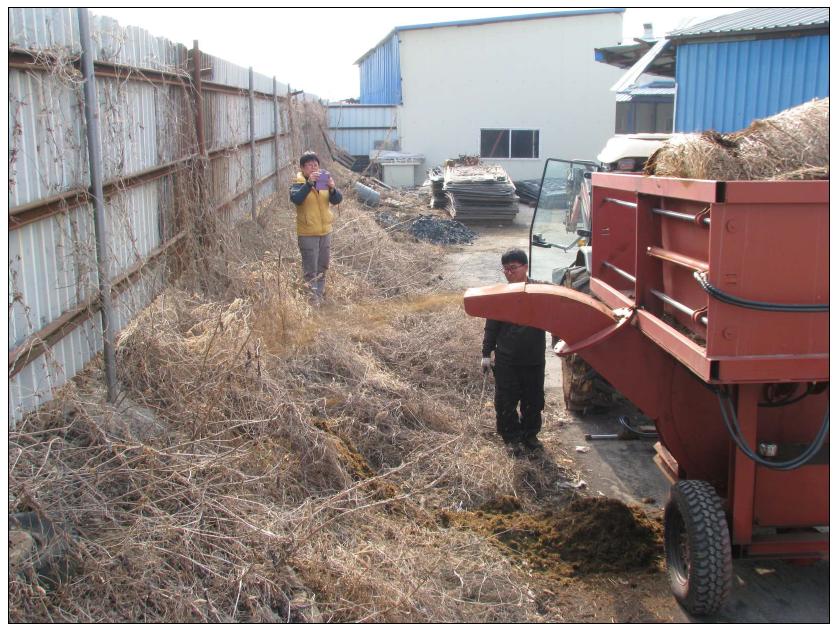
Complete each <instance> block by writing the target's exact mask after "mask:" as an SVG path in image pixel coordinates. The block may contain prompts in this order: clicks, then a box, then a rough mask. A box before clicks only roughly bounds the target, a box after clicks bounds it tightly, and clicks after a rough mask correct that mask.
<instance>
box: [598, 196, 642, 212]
mask: <svg viewBox="0 0 834 633" xmlns="http://www.w3.org/2000/svg"><path fill="white" fill-rule="evenodd" d="M605 202H613V203H614V204H619V205H620V206H622V207H628V208H629V209H636V208H637V203H636V202H626V201H625V200H618V199H617V198H606V199H605Z"/></svg>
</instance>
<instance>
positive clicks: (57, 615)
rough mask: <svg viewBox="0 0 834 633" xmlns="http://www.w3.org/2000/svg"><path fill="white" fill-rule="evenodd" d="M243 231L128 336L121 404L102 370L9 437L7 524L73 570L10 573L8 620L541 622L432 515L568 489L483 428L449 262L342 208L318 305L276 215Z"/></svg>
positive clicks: (487, 562)
mask: <svg viewBox="0 0 834 633" xmlns="http://www.w3.org/2000/svg"><path fill="white" fill-rule="evenodd" d="M237 235H239V236H240V237H239V239H238V238H237V237H235V239H229V240H227V241H225V242H224V243H222V244H219V245H218V248H217V252H215V253H214V254H213V256H210V257H207V258H206V259H205V261H204V262H202V264H201V266H202V268H201V269H200V270H201V272H200V274H199V279H198V280H197V281H198V283H194V284H189V285H187V286H186V285H182V284H181V287H171V288H169V289H168V290H167V291H166V292H164V294H162V295H161V296H159V297H158V298H157V300H156V301H155V302H154V303H153V304H152V305H151V306H150V307H149V308H147V309H146V310H144V311H143V312H142V313H141V314H140V315H139V316H138V318H136V319H135V321H134V322H133V323H131V324H130V326H129V327H128V328H127V329H126V330H125V331H124V332H123V333H122V335H121V336H120V339H119V342H118V352H117V357H118V367H119V378H120V381H121V384H122V387H123V392H122V394H121V397H120V400H119V401H118V402H117V403H116V404H115V405H108V404H106V403H105V399H104V397H103V387H102V386H101V375H100V369H98V368H95V367H94V368H92V369H90V370H88V371H87V372H86V373H85V374H82V375H81V376H80V377H79V378H78V379H76V380H74V381H72V382H71V383H69V384H68V386H67V387H65V388H64V389H63V391H62V392H61V393H60V394H59V397H58V398H56V399H55V400H53V401H52V402H51V403H50V404H49V405H46V406H44V407H43V408H42V409H40V410H39V411H37V412H35V413H34V414H32V415H30V416H29V417H28V418H27V419H25V420H24V421H23V422H22V423H21V424H20V425H19V426H18V428H17V429H16V430H14V431H13V432H11V433H10V436H9V463H10V467H9V491H10V501H9V511H10V513H26V512H28V513H35V514H37V515H38V516H39V517H43V518H45V519H48V520H49V521H50V522H51V524H52V525H53V526H54V529H55V531H56V533H58V534H59V535H60V537H61V542H62V545H61V549H62V552H63V553H62V556H61V557H60V561H61V562H60V563H57V564H53V565H52V566H51V567H49V566H47V569H46V571H44V569H39V570H37V571H39V572H40V573H41V574H42V576H41V577H40V578H36V575H35V570H33V568H32V565H31V564H30V565H20V566H18V567H14V568H13V569H11V571H10V575H9V618H10V620H11V621H21V622H22V621H25V622H50V621H67V622H79V621H80V622H96V621H106V622H125V621H129V622H320V621H321V622H340V621H341V622H347V621H350V622H436V621H457V622H460V621H470V622H475V621H478V622H489V621H537V620H539V621H540V620H541V619H542V616H541V615H540V614H541V611H540V610H539V609H537V603H536V600H535V599H534V596H533V593H532V592H531V590H530V584H529V583H530V573H529V572H528V571H526V570H524V569H523V568H522V567H520V566H519V565H517V564H513V561H512V560H511V557H508V555H507V552H506V551H504V550H502V549H501V548H499V547H497V544H496V541H495V539H494V536H492V535H490V534H485V533H482V532H479V531H478V530H476V529H470V528H466V527H458V528H455V527H454V526H451V525H449V524H448V521H446V522H444V520H442V518H441V517H442V516H445V515H444V513H446V515H448V513H458V512H467V511H468V510H471V509H473V508H478V507H482V506H484V504H489V503H490V502H492V501H494V500H495V499H496V498H504V497H512V498H514V499H516V500H517V503H518V504H520V507H524V506H528V505H529V504H533V503H535V504H536V505H537V507H538V508H541V507H542V506H543V505H544V506H547V507H552V508H556V507H559V506H560V505H561V506H564V505H565V504H567V503H568V502H569V500H570V498H572V496H574V495H575V493H574V492H573V491H572V489H570V487H565V486H561V487H560V486H559V485H558V482H559V481H560V480H561V481H562V482H564V480H565V478H566V477H567V476H569V473H568V472H567V471H564V470H562V467H561V466H559V465H557V464H556V463H551V462H546V461H542V462H541V463H534V462H533V461H532V460H517V459H513V457H512V456H510V455H508V454H507V453H506V452H505V451H504V450H503V447H500V446H498V444H497V443H496V442H495V441H494V440H493V439H492V438H491V437H489V434H488V433H486V432H485V431H484V429H485V428H489V427H491V426H492V424H493V419H492V413H491V403H490V400H491V398H490V394H489V393H488V391H487V392H486V393H485V389H484V385H485V383H484V382H483V381H482V379H481V376H480V375H479V373H478V372H477V369H478V368H477V363H476V362H473V360H477V354H478V349H479V341H480V335H481V327H482V323H481V322H480V320H477V319H469V318H467V317H466V316H465V315H464V314H463V310H462V305H461V300H460V294H459V293H458V292H454V293H452V292H446V291H444V290H443V289H442V288H439V287H438V286H437V278H436V273H435V268H436V266H437V265H438V263H439V260H440V258H441V252H440V251H439V250H438V248H437V247H433V246H429V245H425V244H419V243H404V242H402V241H395V240H393V239H392V238H391V236H390V235H389V233H388V232H386V231H385V230H384V229H382V228H380V227H379V226H378V225H377V224H376V223H375V222H374V220H373V216H372V215H371V214H370V213H368V212H366V211H364V210H362V209H361V208H360V206H359V205H358V204H356V203H355V202H353V201H351V200H350V199H347V200H346V201H345V202H344V203H343V205H342V208H341V210H340V213H339V219H338V221H337V226H336V232H335V235H334V244H335V247H334V253H333V264H332V268H331V274H330V275H329V278H328V292H329V299H328V303H327V304H326V305H325V306H324V307H323V308H322V309H321V310H318V311H315V310H312V309H311V308H310V306H309V305H308V303H307V301H306V299H305V296H304V293H303V290H302V287H301V285H300V283H299V262H298V261H297V258H298V256H297V248H296V246H295V233H294V218H293V213H292V212H291V211H290V210H289V209H288V208H287V205H286V204H283V203H282V202H281V201H278V202H273V203H272V206H270V207H268V208H265V209H263V210H262V214H261V222H259V223H253V222H244V223H243V224H241V225H240V226H239V227H238V230H237ZM187 277H188V276H187V275H183V279H185V278H187ZM566 489H567V492H565V490H566ZM626 546H627V544H626ZM69 569H72V570H73V571H72V573H69V571H68V570H69ZM551 617H552V618H553V617H555V616H551Z"/></svg>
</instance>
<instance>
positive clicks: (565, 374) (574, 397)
mask: <svg viewBox="0 0 834 633" xmlns="http://www.w3.org/2000/svg"><path fill="white" fill-rule="evenodd" d="M614 393H615V391H614V389H613V387H611V385H609V384H608V383H607V382H606V381H605V379H604V378H603V377H602V376H600V375H599V374H598V373H597V372H596V370H595V369H594V368H593V367H591V366H590V365H589V364H588V363H586V362H585V361H584V360H583V359H582V357H581V356H579V355H577V354H570V355H568V356H565V357H563V358H562V395H563V396H564V399H565V408H566V409H567V410H568V411H576V412H579V413H584V412H586V411H591V410H595V411H603V410H605V409H607V408H610V407H611V406H612V405H613V404H614V397H613V396H614Z"/></svg>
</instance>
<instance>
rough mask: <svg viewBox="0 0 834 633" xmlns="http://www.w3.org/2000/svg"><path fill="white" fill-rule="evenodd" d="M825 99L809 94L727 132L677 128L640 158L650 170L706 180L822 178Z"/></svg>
mask: <svg viewBox="0 0 834 633" xmlns="http://www.w3.org/2000/svg"><path fill="white" fill-rule="evenodd" d="M828 103H829V100H828V98H827V97H826V98H825V99H814V100H811V101H808V102H807V103H803V104H802V105H798V106H796V107H794V108H790V109H788V110H785V111H783V112H780V113H778V114H776V115H774V116H771V117H768V118H766V119H759V120H756V121H753V123H752V124H751V125H750V126H749V127H747V128H745V129H743V130H741V131H739V132H734V133H732V134H720V133H718V132H715V131H708V132H703V133H700V134H677V135H674V136H673V137H672V138H671V139H670V140H669V142H668V143H666V144H665V145H664V146H663V147H661V148H660V149H658V150H657V151H656V152H655V153H654V154H653V155H652V156H651V157H650V158H649V160H648V161H647V162H646V168H645V173H646V174H647V175H650V176H670V177H675V178H697V179H706V180H826V179H828V175H829V136H830V131H829V106H828Z"/></svg>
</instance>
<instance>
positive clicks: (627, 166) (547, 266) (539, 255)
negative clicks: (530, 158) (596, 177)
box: [530, 134, 669, 288]
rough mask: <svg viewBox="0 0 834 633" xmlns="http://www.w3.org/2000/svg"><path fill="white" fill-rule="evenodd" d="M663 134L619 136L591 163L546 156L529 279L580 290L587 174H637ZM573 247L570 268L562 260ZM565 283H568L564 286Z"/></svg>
mask: <svg viewBox="0 0 834 633" xmlns="http://www.w3.org/2000/svg"><path fill="white" fill-rule="evenodd" d="M668 139H669V135H668V134H618V135H616V136H613V137H612V138H610V139H609V140H608V142H607V143H606V145H605V147H604V148H603V149H602V151H601V152H600V153H599V155H598V156H597V160H596V161H592V160H576V159H575V160H566V159H561V158H548V159H547V161H546V162H545V165H544V172H543V174H542V179H541V183H540V187H539V198H538V200H537V202H536V208H535V210H534V212H533V222H532V224H531V227H530V277H531V278H533V279H538V280H542V281H552V282H553V283H555V284H559V285H568V286H569V287H573V288H581V287H582V286H583V285H585V284H586V283H587V279H588V275H589V273H590V266H591V174H593V173H594V172H597V171H611V172H622V173H640V172H642V171H643V167H644V166H645V164H646V160H648V158H649V156H651V155H652V153H654V151H655V150H656V149H658V148H659V147H660V146H661V145H663V143H664V142H665V141H666V140H668ZM574 247H576V248H577V254H576V259H575V260H574V263H573V264H572V265H571V266H568V267H565V266H564V256H563V255H562V254H561V253H560V252H559V251H562V253H564V252H568V251H569V250H570V249H573V248H574ZM566 282H567V283H566Z"/></svg>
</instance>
